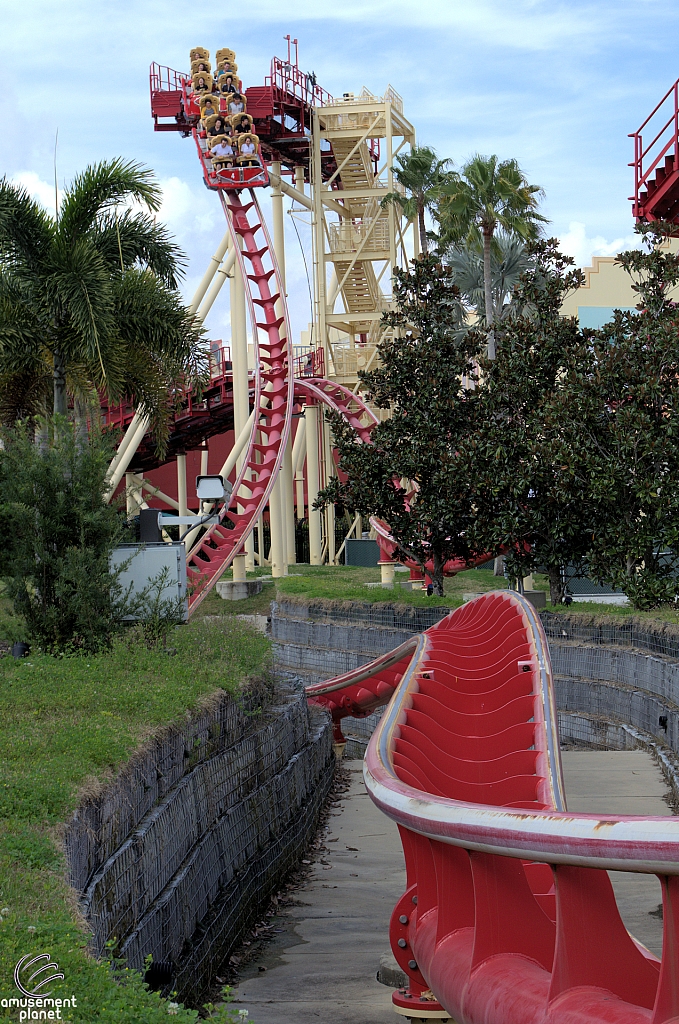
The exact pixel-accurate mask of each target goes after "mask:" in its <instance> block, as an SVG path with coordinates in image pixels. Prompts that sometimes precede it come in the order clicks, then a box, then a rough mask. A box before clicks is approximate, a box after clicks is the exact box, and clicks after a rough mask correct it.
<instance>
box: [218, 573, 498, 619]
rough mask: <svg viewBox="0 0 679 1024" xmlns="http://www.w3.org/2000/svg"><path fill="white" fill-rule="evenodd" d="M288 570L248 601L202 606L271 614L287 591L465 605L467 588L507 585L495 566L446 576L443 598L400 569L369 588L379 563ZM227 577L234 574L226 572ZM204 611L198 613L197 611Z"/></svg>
mask: <svg viewBox="0 0 679 1024" xmlns="http://www.w3.org/2000/svg"><path fill="white" fill-rule="evenodd" d="M289 573H290V575H288V576H284V577H281V578H280V579H277V580H274V581H271V582H268V583H265V584H264V586H263V587H262V593H261V594H258V595H257V596H256V597H252V598H248V599H247V600H245V601H223V600H222V598H220V597H219V596H218V595H217V594H216V593H214V592H213V593H212V594H210V596H209V597H207V598H206V600H205V601H204V602H203V604H202V605H201V609H202V614H203V615H206V614H208V615H224V616H230V615H240V614H245V615H252V614H255V613H257V614H260V615H268V614H269V606H270V603H271V601H273V600H274V599H275V598H276V596H277V595H280V596H281V597H284V596H286V595H289V596H294V597H297V598H306V599H309V600H313V599H317V598H329V599H331V600H333V601H338V600H339V601H368V602H370V603H377V602H385V603H389V604H394V603H399V604H409V605H415V606H418V607H429V608H430V607H432V606H434V607H444V608H446V607H450V608H456V607H457V606H458V605H460V604H462V595H463V593H467V592H468V591H472V592H477V591H478V592H481V591H486V590H497V589H504V587H505V586H506V581H505V580H504V579H503V578H502V577H497V576H493V570H492V569H485V568H482V569H470V570H469V571H468V572H465V573H462V574H460V575H459V576H454V577H453V578H452V579H446V580H445V585H444V590H445V596H444V597H427V595H426V593H424V591H422V590H419V589H418V590H405V589H403V588H402V587H400V586H399V581H400V580H407V579H408V578H409V577H408V574H407V573H405V572H404V573H401V572H397V573H396V574H395V586H394V588H393V590H390V589H386V588H382V587H380V586H375V587H369V586H367V584H368V583H379V582H380V570H379V569H378V568H363V567H362V566H353V565H303V564H300V565H291V566H290V567H289ZM267 575H269V576H270V575H271V572H270V570H266V569H261V570H260V569H255V571H254V573H248V579H251V578H254V577H255V576H267ZM223 578H224V579H230V578H231V576H230V573H228V572H227V573H226V574H225V576H224V577H223ZM199 614H200V612H199Z"/></svg>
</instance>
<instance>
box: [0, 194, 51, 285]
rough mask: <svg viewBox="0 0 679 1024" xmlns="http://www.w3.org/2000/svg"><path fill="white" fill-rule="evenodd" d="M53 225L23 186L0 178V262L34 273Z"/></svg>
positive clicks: (45, 253)
mask: <svg viewBox="0 0 679 1024" xmlns="http://www.w3.org/2000/svg"><path fill="white" fill-rule="evenodd" d="M54 232H55V224H54V220H53V218H52V217H50V215H49V214H48V213H47V212H46V210H44V209H43V208H42V206H40V204H39V203H37V202H36V201H35V200H34V199H31V197H30V196H29V194H28V192H27V191H26V189H25V188H22V187H21V186H20V185H14V184H13V183H12V182H11V181H8V180H7V178H2V179H0V263H1V264H4V265H5V266H14V267H21V268H22V270H23V272H24V274H30V275H32V276H35V275H36V274H39V273H40V267H41V266H42V265H43V263H44V261H45V260H46V259H47V257H48V254H49V250H50V246H51V244H52V239H53V237H54Z"/></svg>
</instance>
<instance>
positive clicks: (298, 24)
mask: <svg viewBox="0 0 679 1024" xmlns="http://www.w3.org/2000/svg"><path fill="white" fill-rule="evenodd" d="M0 11H1V13H2V28H3V31H2V39H1V41H0V69H1V70H0V75H1V76H2V86H3V88H2V95H3V104H2V143H3V144H2V151H1V152H2V156H1V158H0V163H1V170H2V173H5V174H7V175H8V176H10V177H12V178H15V179H17V180H20V181H22V182H24V183H25V184H26V186H27V187H28V188H29V189H30V190H31V191H32V192H33V193H34V194H35V195H37V196H40V197H41V198H42V199H43V201H45V203H46V204H49V203H50V202H53V184H52V183H53V155H54V140H55V134H56V131H57V129H58V132H59V142H58V152H57V164H58V177H59V182H60V184H62V183H63V182H64V181H68V180H69V179H70V178H71V177H72V176H73V174H75V173H76V172H77V171H78V170H79V169H81V168H82V167H84V166H85V165H86V164H87V163H90V162H94V161H96V160H99V159H103V158H109V157H114V156H119V155H122V156H124V157H126V158H129V159H134V160H138V161H141V162H143V163H145V164H147V165H150V166H151V167H153V168H154V169H155V171H156V173H157V175H158V177H159V179H160V180H161V183H162V184H163V187H164V189H165V203H164V207H163V211H162V215H163V217H164V218H165V219H166V220H167V222H168V224H169V225H170V227H171V228H172V230H173V231H174V232H175V234H176V236H177V238H178V240H179V242H180V243H181V245H182V246H183V247H184V248H185V250H186V252H187V254H188V256H189V259H190V266H189V271H188V274H187V280H186V284H185V291H186V293H187V294H189V295H190V294H191V293H192V290H193V285H194V284H195V282H196V281H197V280H198V279H199V278H200V276H201V275H202V272H203V269H204V267H205V265H206V263H207V260H208V259H209V256H210V255H211V253H212V252H213V250H214V248H215V247H216V245H217V243H218V241H219V238H220V237H221V234H222V233H223V220H221V219H220V218H221V217H222V214H221V211H220V207H219V204H218V202H217V199H216V197H215V196H213V195H211V194H210V193H208V192H207V190H206V189H205V188H204V187H203V185H202V183H201V178H200V174H199V169H198V163H197V160H196V158H195V154H194V151H193V148H192V143H191V142H190V140H183V139H181V137H179V136H178V135H175V134H169V133H168V134H161V133H154V132H153V130H152V122H151V119H150V113H149V94H148V67H149V64H150V63H151V61H153V60H155V61H158V62H159V63H161V64H167V65H169V66H171V67H175V68H177V69H178V70H183V69H185V68H187V67H188V51H189V49H190V48H191V47H192V46H197V45H205V46H207V47H208V48H209V49H210V50H211V51H212V52H214V51H215V50H216V49H217V48H218V47H219V46H230V47H232V48H233V49H234V50H236V52H237V55H238V64H239V69H240V70H239V73H240V74H241V76H242V78H243V80H244V84H245V86H248V85H257V84H262V83H263V80H264V76H265V75H266V74H267V73H268V71H269V65H270V61H271V57H272V56H273V55H278V56H285V54H286V43H285V41H284V39H283V36H284V35H285V34H286V33H290V34H291V35H292V36H296V37H297V38H298V39H299V57H300V65H301V67H302V68H303V69H304V70H313V71H315V72H316V75H317V77H318V81H319V83H320V84H321V85H323V86H324V87H325V88H326V89H328V90H329V91H330V92H332V93H334V94H335V95H338V94H341V93H342V92H345V91H352V92H359V91H360V89H361V87H362V86H363V85H366V86H367V87H368V88H369V89H370V90H371V91H373V92H374V93H376V94H382V92H383V91H384V89H385V87H386V86H387V84H389V83H391V84H392V85H393V86H394V88H395V89H396V90H397V91H398V92H399V93H401V95H402V96H403V98H404V103H405V113H406V116H407V117H408V118H409V120H410V121H411V122H412V123H413V124H414V125H415V128H416V131H417V137H418V141H419V142H420V143H423V144H427V145H431V146H433V147H434V148H435V149H436V150H437V152H438V154H439V155H440V156H441V157H450V158H452V159H453V160H454V161H455V163H456V164H457V165H458V166H459V164H461V163H462V162H464V160H465V159H466V158H467V157H468V156H470V155H471V154H472V153H474V152H481V153H484V154H488V153H497V154H498V155H499V156H500V157H501V158H505V157H516V158H517V159H518V161H519V163H520V164H521V166H522V168H523V169H524V171H525V173H526V175H527V176H528V178H529V179H530V180H531V181H532V182H534V183H536V184H539V185H541V186H542V187H543V188H544V189H545V192H546V198H545V201H544V205H543V212H544V213H545V214H546V216H547V217H549V219H550V221H551V225H550V226H549V228H548V230H549V233H550V234H555V235H557V236H558V237H559V238H560V239H561V240H562V245H563V247H564V249H565V250H566V251H569V252H571V254H572V255H574V256H575V257H576V259H577V261H578V262H579V263H580V264H581V265H584V264H587V263H588V262H589V261H590V258H591V256H592V255H593V254H599V255H608V254H611V253H614V252H617V251H618V250H619V249H620V248H622V247H624V246H625V245H626V244H628V242H629V241H630V236H631V233H632V226H633V225H632V219H631V215H630V204H629V202H628V196H629V195H630V192H631V188H632V178H631V169H630V168H629V167H628V166H627V164H628V161H629V160H630V159H631V155H632V151H631V140H630V139H628V138H627V133H628V132H631V131H633V130H634V129H635V128H637V127H638V126H639V124H640V123H641V122H642V121H643V120H644V118H645V117H646V115H647V114H648V113H650V111H651V109H652V108H653V107H654V106H655V104H656V102H657V101H658V100H659V99H660V98H661V96H662V95H663V94H664V92H665V91H666V90H667V89H668V88H669V86H670V85H671V84H672V82H673V81H674V80H675V79H676V77H677V76H678V75H679V59H677V57H676V39H677V34H678V33H677V30H678V29H679V4H677V3H676V2H672V0H596V2H586V0H567V2H561V0H511V2H507V0H504V2H503V0H418V2H416V3H413V2H412V0H408V2H405V0H389V2H386V0H343V2H342V3H341V4H329V3H327V2H324V0H320V2H319V0H289V2H288V3H286V4H282V3H280V2H276V3H273V2H272V0H248V2H247V3H246V4H243V5H241V6H238V5H234V4H224V5H218V4H201V5H198V4H195V3H179V2H177V0H163V2H160V0H135V2H131V0H57V2H55V0H23V2H20V3H16V2H13V3H11V4H10V3H9V0H1V2H0ZM222 11H224V13H223V14H222V13H221V12H222ZM289 251H290V258H289V274H288V291H289V294H290V305H291V309H292V314H293V327H294V328H295V333H297V331H298V330H299V329H300V328H301V327H303V326H305V323H306V320H307V319H308V293H307V287H306V280H305V278H304V270H303V265H302V261H301V258H300V257H299V247H298V243H297V240H296V238H295V236H294V235H291V237H290V238H289ZM226 323H227V315H226V309H225V304H224V303H222V304H221V305H220V306H217V307H215V311H214V313H213V314H212V315H211V317H210V319H209V321H208V326H209V327H210V328H211V330H212V332H213V334H214V335H215V336H220V335H225V334H226V333H227V328H226Z"/></svg>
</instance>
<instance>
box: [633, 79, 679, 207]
mask: <svg viewBox="0 0 679 1024" xmlns="http://www.w3.org/2000/svg"><path fill="white" fill-rule="evenodd" d="M629 138H630V139H634V160H633V161H632V163H631V164H630V165H629V166H630V167H633V168H634V195H633V196H630V199H631V200H632V202H633V203H634V209H633V212H634V216H635V217H637V218H639V217H640V216H642V215H643V198H644V197H643V196H642V195H641V192H642V189H644V188H647V189H648V188H649V186H650V187H651V188H652V187H653V185H654V184H655V183H654V182H652V181H651V178H652V177H653V175H654V174H655V175H656V176H657V172H658V171H660V175H661V176H664V172H665V164H667V163H668V162H670V161H671V166H672V168H673V169H677V168H678V167H679V80H677V81H676V82H675V83H674V85H672V86H671V87H670V88H669V89H668V90H667V92H666V93H665V95H664V96H663V98H662V99H661V100H660V102H659V103H658V104H657V106H656V107H655V108H654V109H653V110H652V111H651V113H650V114H649V115H648V117H647V118H646V120H645V121H644V122H643V124H641V125H640V127H639V128H638V129H637V130H636V131H635V132H630V135H629ZM663 160H664V161H665V164H663V165H662V166H661V161H663Z"/></svg>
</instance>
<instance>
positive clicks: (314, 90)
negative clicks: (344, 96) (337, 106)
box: [264, 57, 334, 107]
mask: <svg viewBox="0 0 679 1024" xmlns="http://www.w3.org/2000/svg"><path fill="white" fill-rule="evenodd" d="M264 82H265V84H266V85H269V86H273V88H274V89H279V90H280V91H281V92H283V93H287V94H288V95H289V96H294V98H295V99H297V100H301V101H302V102H303V103H308V104H309V106H312V107H323V106H326V105H327V104H329V103H333V102H334V100H333V98H332V96H331V95H330V93H329V92H327V91H326V90H325V89H323V88H322V87H321V86H320V85H318V83H317V82H316V77H315V75H314V74H313V73H306V72H304V71H302V70H301V68H298V67H297V65H296V64H292V63H291V62H290V61H285V60H281V59H280V57H274V58H273V60H272V61H271V74H270V75H267V77H266V78H265V79H264Z"/></svg>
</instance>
